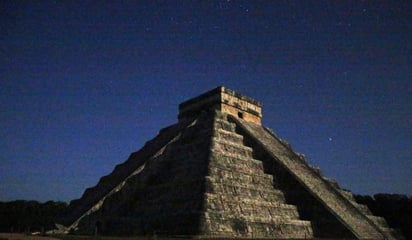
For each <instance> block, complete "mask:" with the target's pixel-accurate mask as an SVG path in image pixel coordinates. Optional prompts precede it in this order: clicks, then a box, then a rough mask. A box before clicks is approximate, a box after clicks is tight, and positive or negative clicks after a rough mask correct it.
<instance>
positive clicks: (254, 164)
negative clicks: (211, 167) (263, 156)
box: [210, 151, 263, 171]
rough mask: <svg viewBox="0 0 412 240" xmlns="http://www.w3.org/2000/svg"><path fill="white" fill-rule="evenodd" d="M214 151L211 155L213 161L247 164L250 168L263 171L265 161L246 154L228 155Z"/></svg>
mask: <svg viewBox="0 0 412 240" xmlns="http://www.w3.org/2000/svg"><path fill="white" fill-rule="evenodd" d="M212 153H213V154H212V155H211V156H210V162H211V163H217V164H221V165H224V166H233V165H238V164H240V165H243V166H247V167H248V168H253V169H256V170H261V171H263V163H262V161H260V160H257V159H254V158H250V157H246V156H227V155H226V154H225V153H220V152H216V151H214V152H212Z"/></svg>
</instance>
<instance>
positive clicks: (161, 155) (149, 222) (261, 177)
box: [67, 87, 401, 239]
mask: <svg viewBox="0 0 412 240" xmlns="http://www.w3.org/2000/svg"><path fill="white" fill-rule="evenodd" d="M261 117H262V105H261V103H259V102H257V101H255V100H253V99H251V98H249V97H246V96H243V95H240V94H238V93H236V92H234V91H232V90H229V89H227V88H225V87H218V88H215V89H213V90H211V91H209V92H206V93H204V94H202V95H200V96H198V97H195V98H193V99H190V100H188V101H186V102H183V103H182V104H180V105H179V116H178V119H179V121H178V123H176V124H174V125H171V126H169V127H166V128H164V129H162V130H161V131H160V132H159V134H158V135H157V136H156V137H155V138H154V139H152V140H150V141H148V142H147V143H146V144H145V145H144V146H143V148H142V149H140V150H139V151H137V152H134V153H132V154H131V155H130V157H129V159H128V160H127V161H126V162H124V163H122V164H120V165H117V166H116V168H115V169H114V170H113V172H112V173H111V174H109V175H107V176H104V177H102V178H101V179H100V181H99V183H98V184H97V185H96V186H95V187H93V188H89V189H87V190H86V191H85V193H84V194H83V196H82V197H81V198H80V199H78V200H75V201H73V202H72V203H71V204H70V217H69V219H70V221H71V225H70V226H69V227H68V229H67V230H69V231H72V232H77V233H83V234H85V233H88V234H93V233H95V232H98V233H99V234H104V235H152V234H156V235H165V236H185V237H199V238H218V237H219V238H220V237H223V238H272V239H312V238H336V239H401V237H400V236H399V235H397V234H396V232H395V231H394V230H393V229H391V228H389V227H388V225H387V223H386V221H385V220H384V219H383V218H381V217H377V216H373V215H372V213H371V212H370V211H369V209H368V208H367V207H366V206H364V205H360V204H357V203H356V202H355V200H354V198H353V196H352V194H351V193H350V192H348V191H346V190H343V189H341V188H339V186H338V184H337V183H336V182H335V181H333V180H330V179H328V178H325V177H324V176H322V174H321V173H320V171H319V169H318V168H316V167H313V166H311V165H309V164H308V163H307V162H306V160H305V159H304V157H303V155H301V154H299V153H296V152H294V151H293V150H292V149H291V147H290V146H289V144H288V143H286V142H285V141H283V140H281V139H280V138H278V137H277V136H276V135H275V134H274V133H273V132H272V131H271V130H269V129H268V128H265V127H264V126H262V125H261Z"/></svg>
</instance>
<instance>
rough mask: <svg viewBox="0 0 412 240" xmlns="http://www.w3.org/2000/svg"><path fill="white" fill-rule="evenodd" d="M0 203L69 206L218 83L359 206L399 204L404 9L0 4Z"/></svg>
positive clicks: (409, 113)
mask: <svg viewBox="0 0 412 240" xmlns="http://www.w3.org/2000/svg"><path fill="white" fill-rule="evenodd" d="M0 11H1V12H0V19H1V21H0V31H1V32H0V201H9V200H14V199H27V200H28V199H34V200H39V201H46V200H62V201H70V200H72V199H75V198H79V197H80V196H81V194H82V193H83V191H84V190H85V188H87V187H91V186H94V185H95V184H96V183H97V181H98V180H99V178H100V177H101V176H103V175H106V174H108V173H110V172H111V171H112V170H113V168H114V166H115V165H116V164H118V163H121V162H123V161H125V160H126V159H127V158H128V156H129V154H130V153H131V152H134V151H137V150H138V149H140V148H141V147H142V146H143V144H144V143H145V142H146V141H147V140H150V139H152V138H153V137H154V136H156V134H157V133H158V131H159V130H160V129H161V128H163V127H166V126H168V125H171V124H174V123H176V122H177V106H178V104H179V103H180V102H182V101H184V100H187V99H188V98H191V97H194V96H197V95H198V94H201V93H203V92H205V91H208V90H210V89H212V88H214V87H216V86H219V85H224V86H227V87H229V88H231V89H233V90H236V91H238V92H240V93H243V94H245V95H248V96H250V97H253V98H255V99H257V100H259V101H261V102H262V103H263V114H264V119H263V123H264V125H265V126H268V127H270V128H272V129H274V130H275V132H276V133H277V134H278V135H279V136H280V137H281V138H284V139H286V140H287V141H289V142H290V143H291V144H292V146H293V147H294V149H295V150H296V151H298V152H301V153H304V154H305V155H306V156H307V158H308V161H309V162H310V163H311V164H313V165H318V166H320V168H321V170H322V172H323V173H324V174H325V175H326V176H327V177H330V178H335V179H336V180H337V181H338V182H339V183H340V185H341V186H342V187H343V188H347V189H350V190H352V191H353V192H355V193H359V194H374V193H381V192H384V193H402V194H408V195H412V178H411V176H412V147H411V146H412V129H411V126H412V121H411V119H412V106H411V105H412V81H411V76H412V34H411V33H412V15H411V14H412V2H410V1H200V2H198V1H146V2H144V1H136V2H135V1H88V0H85V1H1V2H0Z"/></svg>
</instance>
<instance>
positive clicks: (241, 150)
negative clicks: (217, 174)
mask: <svg viewBox="0 0 412 240" xmlns="http://www.w3.org/2000/svg"><path fill="white" fill-rule="evenodd" d="M211 150H212V152H216V153H220V154H223V155H225V156H229V157H246V158H253V150H252V148H251V147H246V146H244V145H243V144H238V143H233V142H229V141H223V140H219V139H216V138H213V139H212V144H211Z"/></svg>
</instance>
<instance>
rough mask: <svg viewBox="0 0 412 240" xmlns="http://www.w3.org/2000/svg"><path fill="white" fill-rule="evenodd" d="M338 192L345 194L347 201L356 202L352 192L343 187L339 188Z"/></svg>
mask: <svg viewBox="0 0 412 240" xmlns="http://www.w3.org/2000/svg"><path fill="white" fill-rule="evenodd" d="M339 191H340V193H342V195H343V196H345V197H346V198H347V199H348V200H349V201H352V202H356V200H355V197H354V196H353V194H352V192H350V191H347V190H344V189H339Z"/></svg>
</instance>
